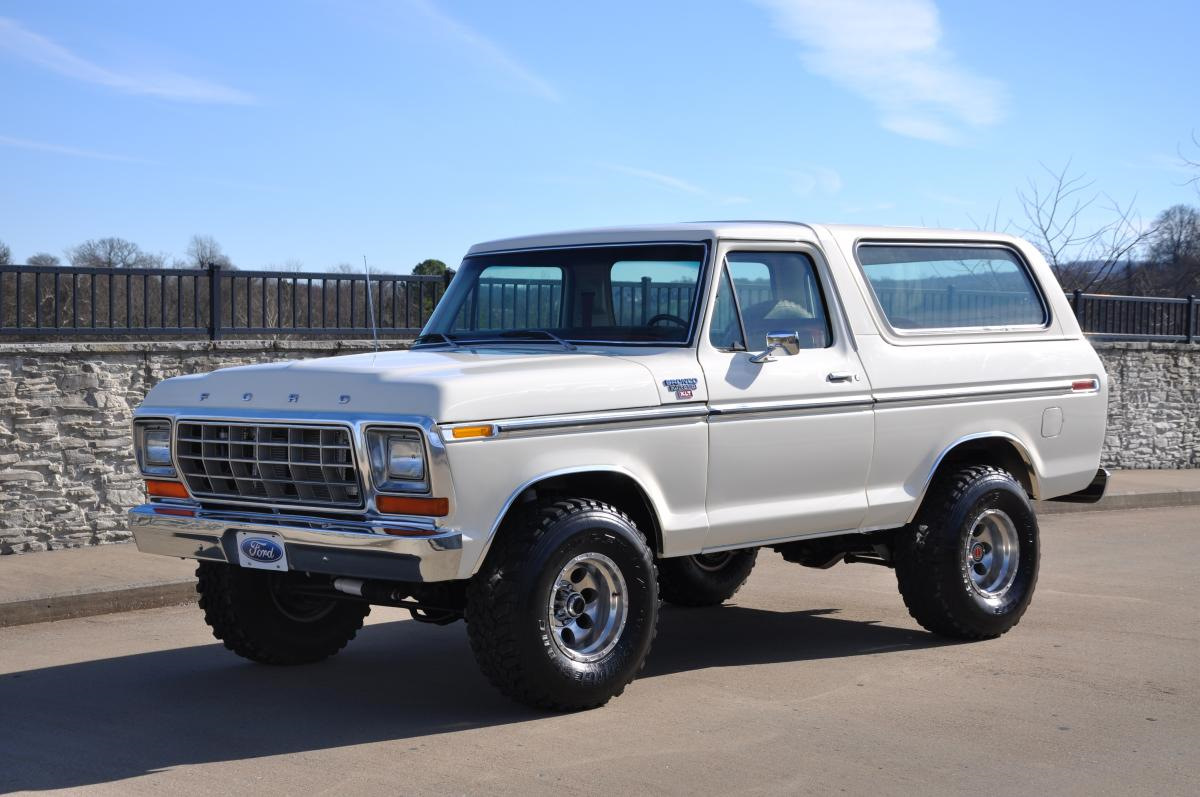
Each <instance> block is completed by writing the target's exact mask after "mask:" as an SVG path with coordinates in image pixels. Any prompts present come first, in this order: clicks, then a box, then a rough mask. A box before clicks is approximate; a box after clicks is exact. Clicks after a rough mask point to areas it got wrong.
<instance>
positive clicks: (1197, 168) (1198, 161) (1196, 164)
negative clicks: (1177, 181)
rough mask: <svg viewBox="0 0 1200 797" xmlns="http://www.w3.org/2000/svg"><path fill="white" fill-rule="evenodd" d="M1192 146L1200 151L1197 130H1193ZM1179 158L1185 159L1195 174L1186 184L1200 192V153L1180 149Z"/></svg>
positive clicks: (1186, 165)
mask: <svg viewBox="0 0 1200 797" xmlns="http://www.w3.org/2000/svg"><path fill="white" fill-rule="evenodd" d="M1192 148H1193V149H1195V150H1197V152H1200V138H1198V137H1197V136H1196V131H1195V130H1193V131H1192ZM1179 158H1180V160H1182V161H1183V165H1184V167H1185V168H1188V169H1191V170H1192V171H1193V172H1195V174H1193V175H1192V176H1191V177H1190V178H1188V180H1187V182H1186V183H1185V185H1190V186H1191V187H1192V188H1195V189H1196V193H1197V194H1200V154H1196V155H1187V154H1185V153H1184V151H1183V148H1182V147H1180V149H1179Z"/></svg>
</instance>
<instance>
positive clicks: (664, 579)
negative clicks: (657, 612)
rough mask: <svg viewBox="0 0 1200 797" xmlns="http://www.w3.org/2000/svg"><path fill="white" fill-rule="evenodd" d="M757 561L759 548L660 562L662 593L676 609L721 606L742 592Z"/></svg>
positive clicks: (659, 583)
mask: <svg viewBox="0 0 1200 797" xmlns="http://www.w3.org/2000/svg"><path fill="white" fill-rule="evenodd" d="M757 558H758V549H757V548H742V549H739V550H736V551H722V552H720V553H715V554H696V555H695V556H676V557H672V558H670V559H660V560H659V562H658V589H659V593H660V594H661V595H662V599H663V600H664V601H666V602H668V603H673V604H675V605H676V606H718V605H720V604H722V603H724V602H725V601H727V600H729V599H730V598H732V597H733V596H734V594H735V593H736V592H737V591H738V590H739V589H741V588H742V585H743V584H745V583H746V579H748V578H749V577H750V571H751V570H753V569H754V562H755V560H756V559H757Z"/></svg>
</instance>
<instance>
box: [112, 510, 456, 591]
mask: <svg viewBox="0 0 1200 797" xmlns="http://www.w3.org/2000/svg"><path fill="white" fill-rule="evenodd" d="M181 512H191V513H192V514H191V515H184V514H181ZM384 528H388V529H393V530H400V531H411V533H412V534H414V535H419V536H395V535H394V534H388V533H386V532H384V531H383V529H384ZM129 529H130V531H131V532H133V537H134V540H135V541H136V542H137V547H138V550H140V551H142V552H144V553H154V554H161V555H163V556H178V557H181V558H184V559H200V560H204V561H209V562H233V563H236V562H237V561H238V557H237V553H236V545H235V539H236V536H237V535H236V532H238V531H250V532H262V533H271V534H277V535H279V537H281V538H282V539H283V542H284V547H285V548H286V549H287V561H288V565H289V567H290V568H291V569H292V570H299V571H305V572H310V573H327V574H329V575H335V576H350V577H355V578H373V579H386V580H389V581H449V580H452V579H455V578H457V577H458V566H459V562H460V561H461V559H462V535H461V534H460V533H458V532H455V531H438V530H432V531H431V530H429V529H422V528H416V527H414V528H413V529H411V530H408V529H404V528H403V524H397V523H395V522H387V523H385V522H382V521H355V520H330V519H327V518H310V517H290V516H286V515H262V514H255V513H249V512H216V511H209V510H204V509H200V508H198V507H192V506H188V507H186V508H183V507H177V506H172V505H166V504H143V505H142V506H138V507H134V508H133V509H131V510H129Z"/></svg>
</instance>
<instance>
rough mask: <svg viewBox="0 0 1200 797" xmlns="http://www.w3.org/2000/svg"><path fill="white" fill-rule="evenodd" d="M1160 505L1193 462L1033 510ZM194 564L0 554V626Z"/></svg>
mask: <svg viewBox="0 0 1200 797" xmlns="http://www.w3.org/2000/svg"><path fill="white" fill-rule="evenodd" d="M1163 506H1198V507H1200V469H1197V470H1177V471H1170V470H1143V471H1115V472H1114V473H1113V477H1112V481H1111V482H1110V484H1109V489H1108V493H1107V495H1106V496H1105V498H1104V500H1103V501H1101V502H1100V503H1099V504H1064V503H1059V502H1055V501H1039V502H1038V503H1037V511H1038V514H1039V515H1051V514H1058V513H1062V512H1080V511H1085V512H1086V511H1092V512H1094V511H1098V510H1103V509H1130V508H1149V507H1163ZM195 569H196V566H195V563H193V562H188V561H181V560H176V559H167V558H165V557H161V556H149V555H145V554H141V553H139V552H138V551H137V549H136V547H134V546H133V545H132V544H121V545H104V546H98V547H93V548H80V549H70V550H65V551H51V552H48V553H35V554H22V555H19V556H0V627H4V626H10V625H22V624H25V623H38V622H46V621H50V620H63V619H67V618H70V617H86V616H89V615H95V614H105V613H108V612H116V611H130V610H133V609H148V608H153V607H156V606H173V605H177V604H180V603H183V602H186V601H190V600H192V599H194V597H195V594H194V589H193V588H194V584H195V579H194V578H193V574H194V573H195Z"/></svg>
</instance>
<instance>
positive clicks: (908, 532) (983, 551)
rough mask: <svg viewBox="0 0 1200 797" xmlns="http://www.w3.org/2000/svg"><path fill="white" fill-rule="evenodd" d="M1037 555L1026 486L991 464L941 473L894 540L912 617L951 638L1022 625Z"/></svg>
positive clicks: (985, 636) (898, 576) (989, 635)
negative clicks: (910, 521) (911, 521)
mask: <svg viewBox="0 0 1200 797" xmlns="http://www.w3.org/2000/svg"><path fill="white" fill-rule="evenodd" d="M1039 557H1040V546H1039V541H1038V524H1037V517H1036V516H1035V515H1034V512H1033V507H1032V506H1031V505H1030V503H1029V498H1028V497H1027V496H1026V495H1025V490H1024V489H1023V488H1022V487H1021V485H1020V484H1018V483H1017V481H1016V479H1014V478H1013V477H1012V475H1011V474H1009V473H1007V472H1006V471H1003V470H1000V469H999V468H995V467H992V466H987V465H983V466H973V467H967V468H962V469H960V470H958V471H957V472H954V473H951V474H949V475H948V476H946V477H943V478H940V479H939V480H938V481H937V482H936V483H935V484H934V485H933V486H932V487H931V488H930V492H929V495H928V496H927V497H926V500H925V503H924V505H923V506H922V508H921V511H920V512H919V513H918V515H917V521H916V523H915V524H914V525H913V526H911V527H909V528H907V529H904V530H901V531H898V532H897V533H896V538H895V545H894V558H895V564H896V581H897V584H898V585H899V588H900V594H901V596H903V598H904V603H905V605H906V606H907V607H908V611H909V614H911V615H912V616H913V618H914V619H915V620H916V621H917V622H918V623H920V624H921V625H922V626H924V627H925V628H926V629H927V630H929V631H932V632H933V633H935V634H941V635H942V636H947V637H952V638H954V639H968V640H975V639H992V638H994V637H998V636H1000V635H1001V634H1003V633H1004V632H1006V631H1008V630H1009V629H1010V628H1012V627H1013V626H1015V625H1016V624H1017V623H1018V622H1020V620H1021V617H1022V615H1024V614H1025V610H1026V609H1027V608H1029V603H1030V601H1031V600H1032V599H1033V591H1034V587H1035V586H1036V585H1037V577H1038V564H1039Z"/></svg>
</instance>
